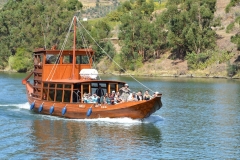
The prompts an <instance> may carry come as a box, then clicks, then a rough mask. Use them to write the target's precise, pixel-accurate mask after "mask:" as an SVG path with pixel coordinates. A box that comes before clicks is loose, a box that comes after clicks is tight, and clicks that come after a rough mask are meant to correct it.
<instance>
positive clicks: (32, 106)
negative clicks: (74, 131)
mask: <svg viewBox="0 0 240 160" xmlns="http://www.w3.org/2000/svg"><path fill="white" fill-rule="evenodd" d="M34 106H35V102H32V104H31V105H30V110H33V108H34Z"/></svg>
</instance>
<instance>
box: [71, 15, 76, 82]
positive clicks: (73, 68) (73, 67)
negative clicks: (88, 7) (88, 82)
mask: <svg viewBox="0 0 240 160" xmlns="http://www.w3.org/2000/svg"><path fill="white" fill-rule="evenodd" d="M76 21H77V17H76V16H74V33H73V36H74V37H73V62H72V64H73V65H72V79H75V73H74V72H75V65H76V51H75V50H76V34H77V32H76Z"/></svg>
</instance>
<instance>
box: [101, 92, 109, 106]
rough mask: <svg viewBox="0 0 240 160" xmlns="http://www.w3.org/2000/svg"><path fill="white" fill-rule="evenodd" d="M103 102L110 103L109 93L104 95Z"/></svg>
mask: <svg viewBox="0 0 240 160" xmlns="http://www.w3.org/2000/svg"><path fill="white" fill-rule="evenodd" d="M103 103H104V104H110V98H109V95H108V93H105V95H104V97H103Z"/></svg>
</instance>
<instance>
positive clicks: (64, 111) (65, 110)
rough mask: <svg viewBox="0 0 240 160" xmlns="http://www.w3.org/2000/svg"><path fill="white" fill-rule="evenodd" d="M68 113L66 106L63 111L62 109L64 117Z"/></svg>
mask: <svg viewBox="0 0 240 160" xmlns="http://www.w3.org/2000/svg"><path fill="white" fill-rule="evenodd" d="M66 112H67V107H66V106H65V107H64V108H63V109H62V115H63V116H64V114H65V113H66Z"/></svg>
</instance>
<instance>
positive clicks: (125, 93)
mask: <svg viewBox="0 0 240 160" xmlns="http://www.w3.org/2000/svg"><path fill="white" fill-rule="evenodd" d="M124 86H125V87H122V88H120V89H119V90H122V95H121V97H122V99H123V101H124V102H127V101H128V97H129V95H130V93H131V90H130V89H129V88H128V84H125V85H124Z"/></svg>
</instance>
